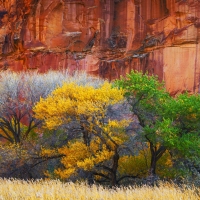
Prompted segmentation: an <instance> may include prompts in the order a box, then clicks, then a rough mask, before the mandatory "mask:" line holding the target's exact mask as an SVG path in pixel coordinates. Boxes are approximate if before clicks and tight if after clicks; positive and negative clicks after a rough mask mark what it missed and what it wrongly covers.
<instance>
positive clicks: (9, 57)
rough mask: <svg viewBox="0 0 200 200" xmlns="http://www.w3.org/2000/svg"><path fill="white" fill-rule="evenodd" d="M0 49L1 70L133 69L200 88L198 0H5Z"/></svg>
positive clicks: (110, 73) (0, 8) (116, 72)
mask: <svg viewBox="0 0 200 200" xmlns="http://www.w3.org/2000/svg"><path fill="white" fill-rule="evenodd" d="M0 54H1V55H0V67H1V69H8V68H9V69H12V70H22V69H24V70H26V69H36V70H38V71H46V70H48V69H66V68H68V69H69V70H70V71H74V70H76V69H79V70H80V69H81V70H86V71H87V72H89V73H92V74H96V75H100V76H101V77H104V78H108V79H114V78H117V77H119V76H120V75H124V74H126V73H127V72H129V71H130V70H131V69H137V70H143V71H144V72H145V71H148V72H149V73H150V74H157V75H158V76H159V78H160V79H164V80H165V82H166V87H167V89H168V90H169V91H170V92H171V93H176V92H180V91H184V90H188V91H190V92H198V91H199V89H200V85H199V82H200V0H3V1H0Z"/></svg>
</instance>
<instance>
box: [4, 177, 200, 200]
mask: <svg viewBox="0 0 200 200" xmlns="http://www.w3.org/2000/svg"><path fill="white" fill-rule="evenodd" d="M198 194H200V189H197V188H190V189H189V188H187V189H186V188H181V189H180V188H178V187H177V186H175V185H171V184H166V183H165V184H161V186H160V187H153V188H152V187H148V186H143V187H141V188H140V187H137V188H132V187H129V188H116V189H106V188H103V187H101V186H100V187H98V186H95V185H93V186H91V187H89V186H87V185H86V184H83V183H82V184H74V183H65V184H64V183H61V182H60V181H35V182H32V181H29V182H26V181H20V180H2V179H0V200H4V199H5V200H7V199H8V200H18V199H19V200H23V199H24V200H30V199H34V200H35V199H38V200H39V199H44V200H48V199H49V200H52V199H55V200H60V199H63V200H64V199H65V200H68V199H69V200H73V199H76V200H79V199H82V200H85V199H86V200H89V199H90V200H97V199H98V200H108V199H109V200H110V199H114V200H121V199H123V200H124V199H125V200H129V199H130V200H151V199H152V200H171V199H172V200H198V199H200V196H199V195H198Z"/></svg>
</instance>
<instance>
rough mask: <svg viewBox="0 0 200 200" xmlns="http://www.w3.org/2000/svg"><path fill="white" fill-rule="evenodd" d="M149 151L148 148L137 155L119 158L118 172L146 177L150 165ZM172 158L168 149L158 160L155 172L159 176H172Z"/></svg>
mask: <svg viewBox="0 0 200 200" xmlns="http://www.w3.org/2000/svg"><path fill="white" fill-rule="evenodd" d="M150 159H151V153H150V150H149V149H148V148H145V149H143V150H141V151H140V152H139V154H138V155H137V156H123V157H121V158H120V160H119V173H120V174H129V175H138V176H139V177H146V176H147V175H148V170H149V166H150ZM172 166H173V163H172V160H171V157H170V154H169V152H168V151H166V152H165V153H164V155H163V156H162V157H161V158H160V159H159V160H158V163H157V169H156V173H157V174H158V175H159V177H163V178H164V177H171V178H172V177H173V175H174V174H173V170H172Z"/></svg>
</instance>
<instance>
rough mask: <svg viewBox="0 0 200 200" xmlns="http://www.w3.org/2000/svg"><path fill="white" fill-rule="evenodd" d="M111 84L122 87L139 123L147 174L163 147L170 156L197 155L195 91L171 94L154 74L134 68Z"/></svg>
mask: <svg viewBox="0 0 200 200" xmlns="http://www.w3.org/2000/svg"><path fill="white" fill-rule="evenodd" d="M114 85H115V86H117V87H120V88H123V89H124V90H125V96H126V98H127V101H128V103H129V104H130V105H131V110H132V112H133V113H134V114H135V115H137V117H138V120H139V123H140V125H141V126H142V131H141V132H140V136H141V138H142V140H143V141H144V142H147V143H149V148H150V152H151V161H150V167H149V175H150V176H153V177H154V176H155V175H156V166H157V162H158V160H159V159H160V158H161V157H162V156H163V155H164V153H165V152H166V150H169V151H170V152H171V155H172V154H173V156H175V155H180V156H182V157H185V158H190V159H193V160H194V158H197V157H198V156H199V153H200V151H199V150H200V148H199V147H200V139H199V125H200V123H199V119H200V113H199V111H200V109H199V108H200V97H199V95H189V94H181V95H178V96H177V97H175V98H173V97H171V96H170V94H169V93H168V92H167V91H166V90H165V88H164V84H163V83H160V82H159V81H158V78H157V77H155V76H148V75H147V74H142V73H140V72H134V71H132V72H131V73H130V74H128V75H127V76H126V77H125V78H121V79H120V80H117V81H116V82H115V84H114Z"/></svg>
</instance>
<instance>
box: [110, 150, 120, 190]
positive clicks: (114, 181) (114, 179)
mask: <svg viewBox="0 0 200 200" xmlns="http://www.w3.org/2000/svg"><path fill="white" fill-rule="evenodd" d="M118 162H119V154H118V152H117V150H116V151H115V155H114V156H113V165H112V173H111V185H112V186H116V185H117V168H118Z"/></svg>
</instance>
